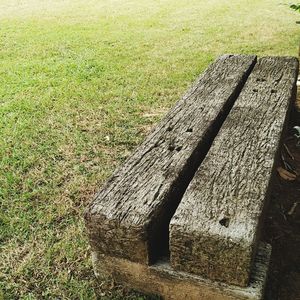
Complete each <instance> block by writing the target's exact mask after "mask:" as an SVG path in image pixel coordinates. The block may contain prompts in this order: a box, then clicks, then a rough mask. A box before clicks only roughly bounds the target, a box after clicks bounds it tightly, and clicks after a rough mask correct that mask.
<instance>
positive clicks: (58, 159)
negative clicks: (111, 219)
mask: <svg viewBox="0 0 300 300" xmlns="http://www.w3.org/2000/svg"><path fill="white" fill-rule="evenodd" d="M282 2H285V3H288V1H279V0H278V1H274V0H265V1H261V0H253V1H249V0H222V1H216V0H212V1H204V0H191V1H183V0H160V1H158V0H154V1H148V0H110V1H109V0H98V1H96V0H94V1H93V0H72V1H71V0H52V1H50V0H10V1H8V0H0V158H1V159H0V290H1V291H2V292H0V299H1V297H2V296H1V294H3V296H4V299H94V298H95V297H96V296H95V295H96V292H97V290H101V288H97V289H95V283H94V279H93V273H92V269H91V262H90V259H89V247H88V243H87V239H86V236H85V233H84V223H83V219H82V213H83V210H84V207H85V206H86V204H87V202H88V201H89V200H90V199H91V196H92V195H93V194H94V192H95V191H96V190H97V189H99V187H100V186H101V184H102V183H103V182H104V181H105V179H106V178H107V177H108V176H109V175H110V174H111V173H112V171H113V170H114V169H115V167H116V166H117V165H119V164H120V163H121V162H122V161H123V160H124V159H125V158H126V157H127V156H128V155H129V153H130V151H131V150H132V149H133V148H134V147H135V146H136V145H137V144H138V143H139V142H140V141H141V140H142V139H143V137H144V136H145V134H146V133H147V132H148V131H149V129H150V128H151V126H152V125H153V124H154V123H155V122H157V121H158V120H159V119H160V118H161V117H162V116H163V115H164V113H165V112H166V110H167V109H168V108H169V107H170V106H171V105H172V104H173V103H174V102H175V101H176V100H177V99H178V98H179V96H180V95H182V93H183V92H184V90H185V89H186V88H187V86H188V85H189V84H190V83H191V82H192V81H193V80H194V79H195V78H196V76H197V75H198V74H199V73H200V72H201V71H203V69H204V68H205V67H207V65H208V64H209V63H210V62H211V61H212V60H213V59H214V58H216V57H217V56H218V55H220V54H223V53H254V54H258V55H259V56H262V55H297V51H298V40H299V36H298V33H299V31H298V28H297V25H296V24H295V21H296V20H297V17H298V16H297V14H295V13H293V12H292V11H290V10H289V9H288V7H287V6H285V5H283V4H282ZM299 18H300V16H299ZM120 295H121V294H120V293H119V292H113V293H112V294H107V295H106V298H105V296H104V295H103V297H102V298H103V299H118V297H119V299H124V297H122V296H120ZM99 297H100V296H99ZM128 297H132V299H143V298H142V297H136V298H135V297H134V296H128ZM2 298H3V297H2ZM128 299H129V298H128Z"/></svg>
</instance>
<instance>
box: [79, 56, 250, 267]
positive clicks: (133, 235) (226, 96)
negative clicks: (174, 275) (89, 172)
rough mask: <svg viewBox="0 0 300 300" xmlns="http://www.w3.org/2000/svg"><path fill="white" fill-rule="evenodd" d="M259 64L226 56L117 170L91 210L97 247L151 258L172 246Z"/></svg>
mask: <svg viewBox="0 0 300 300" xmlns="http://www.w3.org/2000/svg"><path fill="white" fill-rule="evenodd" d="M255 62H256V57H255V56H233V55H225V56H222V57H220V58H219V59H218V60H217V61H216V62H215V63H213V64H212V65H211V66H210V67H209V68H208V69H207V70H206V71H205V72H204V73H203V74H202V75H201V76H200V78H199V79H198V80H197V81H196V83H195V84H194V85H193V87H192V88H191V89H190V90H189V91H188V93H187V94H186V95H185V96H184V97H183V98H182V99H181V100H180V101H179V102H177V104H176V105H175V106H174V108H173V109H172V110H171V111H170V112H169V113H168V114H167V115H166V117H165V118H164V119H163V120H162V121H161V123H160V124H159V125H158V126H157V127H156V128H155V129H154V131H153V132H152V133H151V134H150V135H149V136H148V137H147V138H146V140H145V141H144V142H143V143H142V144H141V145H140V146H139V147H138V148H137V150H136V151H135V152H134V153H133V154H132V156H131V157H130V158H129V159H128V160H127V161H126V162H125V164H124V165H123V166H121V167H120V168H119V169H118V170H117V171H116V172H115V173H114V174H113V175H112V177H111V178H110V179H109V181H108V182H107V183H106V184H105V186H104V187H103V189H102V190H101V191H100V192H99V194H98V195H97V196H96V198H95V199H94V200H93V201H92V203H91V204H90V205H89V206H88V208H87V210H86V213H85V219H86V225H87V228H88V233H89V237H90V241H91V245H92V248H93V249H94V250H95V249H97V251H99V252H100V253H106V254H108V255H111V256H116V257H123V258H127V259H130V260H132V261H136V262H140V263H144V264H148V263H149V262H151V261H153V260H155V259H156V257H157V256H160V255H161V254H162V253H161V252H162V251H167V250H168V230H169V222H170V219H171V217H172V215H173V213H174V212H175V209H176V208H177V206H178V203H179V201H180V199H181V196H182V194H183V192H184V190H185V189H186V187H187V185H188V183H189V181H190V180H191V178H192V176H193V174H194V172H195V171H196V169H197V167H198V166H199V164H200V162H201V161H202V159H203V157H204V155H205V154H206V152H207V150H208V148H209V146H210V144H211V142H212V140H213V138H214V136H215V135H216V134H217V132H218V130H219V128H220V126H221V124H222V122H223V120H224V119H225V118H226V115H227V113H228V111H229V110H230V108H231V107H232V104H233V102H234V101H235V99H236V98H237V95H238V93H239V92H240V90H241V88H242V86H243V84H244V82H245V80H246V79H247V77H248V75H249V73H250V72H251V70H252V68H253V65H254V64H255ZM164 254H165V253H164Z"/></svg>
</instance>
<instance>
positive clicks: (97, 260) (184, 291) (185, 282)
mask: <svg viewBox="0 0 300 300" xmlns="http://www.w3.org/2000/svg"><path fill="white" fill-rule="evenodd" d="M270 255H271V247H270V246H269V245H267V244H263V243H261V244H260V246H259V251H258V253H257V255H256V257H255V261H254V265H253V269H252V273H251V282H250V284H249V286H248V287H245V288H242V287H237V286H232V285H228V284H224V283H218V282H213V281H211V280H207V279H205V278H202V277H200V276H196V275H192V274H188V273H184V272H180V271H174V270H173V269H172V268H171V266H170V264H169V262H167V261H161V262H158V263H156V264H155V265H153V266H150V267H148V266H145V265H142V264H139V263H135V262H131V261H129V260H125V259H122V258H116V257H109V256H106V255H101V254H99V253H98V252H97V253H94V255H93V266H94V270H95V274H97V278H98V279H99V281H100V282H102V283H103V280H105V279H107V278H110V277H112V278H113V279H114V281H116V282H117V283H120V284H122V285H125V286H128V287H129V288H130V289H135V290H139V291H142V292H144V293H147V294H156V295H160V296H162V297H163V299H165V300H183V299H187V300H245V299H248V300H262V299H263V296H264V288H265V283H266V279H267V275H268V269H269V262H270Z"/></svg>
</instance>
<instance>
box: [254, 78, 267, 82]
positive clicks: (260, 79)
mask: <svg viewBox="0 0 300 300" xmlns="http://www.w3.org/2000/svg"><path fill="white" fill-rule="evenodd" d="M256 81H258V82H259V81H260V82H265V81H266V79H264V78H257V79H256Z"/></svg>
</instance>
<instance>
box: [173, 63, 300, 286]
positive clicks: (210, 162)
mask: <svg viewBox="0 0 300 300" xmlns="http://www.w3.org/2000/svg"><path fill="white" fill-rule="evenodd" d="M297 75H298V60H297V59H296V58H286V57H285V58H284V57H281V58H280V57H266V58H261V59H260V60H258V62H257V64H256V65H255V67H254V69H253V71H252V73H251V75H250V76H249V78H248V80H247V82H246V84H245V87H244V89H243V90H242V92H241V94H240V96H239V98H238V99H237V100H236V102H235V104H234V106H233V108H232V110H231V112H230V114H229V115H228V117H227V119H226V121H225V122H224V123H223V126H222V128H221V130H220V131H219V134H218V136H217V137H216V138H215V140H214V142H213V144H212V147H211V148H210V151H209V152H208V154H207V156H206V157H205V159H204V160H203V162H202V164H201V166H200V167H199V169H198V170H197V172H196V174H195V176H194V178H193V180H192V181H191V183H190V185H189V187H188V188H187V191H186V193H185V194H184V196H183V199H182V201H181V203H180V205H179V207H178V209H177V211H176V213H175V215H174V217H173V218H172V220H171V223H170V251H171V265H172V266H173V267H174V268H175V269H177V270H183V271H186V272H191V273H194V274H199V275H202V276H204V277H207V278H210V279H212V280H218V281H224V282H226V283H232V284H235V285H240V286H246V285H248V283H249V276H250V269H251V264H252V260H253V257H254V255H255V250H256V246H257V240H258V237H259V232H260V226H261V223H262V222H261V219H262V217H263V211H264V208H265V206H266V203H267V199H268V191H269V186H270V178H271V175H272V173H273V169H274V168H273V165H274V161H275V160H276V156H277V149H278V148H279V144H280V139H281V136H282V131H283V129H284V126H285V124H286V119H287V115H288V111H289V107H291V102H292V100H293V101H294V99H295V83H296V78H297Z"/></svg>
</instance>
